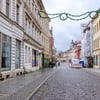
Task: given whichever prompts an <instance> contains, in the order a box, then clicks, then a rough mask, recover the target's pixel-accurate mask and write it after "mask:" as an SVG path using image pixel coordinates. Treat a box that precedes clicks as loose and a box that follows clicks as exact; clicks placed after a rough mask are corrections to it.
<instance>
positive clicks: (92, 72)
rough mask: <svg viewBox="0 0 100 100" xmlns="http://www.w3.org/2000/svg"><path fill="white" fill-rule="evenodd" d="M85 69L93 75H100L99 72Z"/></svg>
mask: <svg viewBox="0 0 100 100" xmlns="http://www.w3.org/2000/svg"><path fill="white" fill-rule="evenodd" d="M83 71H85V72H87V73H90V74H92V75H95V76H98V77H100V73H98V72H94V71H91V70H87V69H83Z"/></svg>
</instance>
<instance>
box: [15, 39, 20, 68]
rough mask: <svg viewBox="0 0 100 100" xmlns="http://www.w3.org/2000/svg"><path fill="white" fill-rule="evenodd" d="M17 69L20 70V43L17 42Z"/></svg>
mask: <svg viewBox="0 0 100 100" xmlns="http://www.w3.org/2000/svg"><path fill="white" fill-rule="evenodd" d="M15 68H20V41H18V40H16V59H15Z"/></svg>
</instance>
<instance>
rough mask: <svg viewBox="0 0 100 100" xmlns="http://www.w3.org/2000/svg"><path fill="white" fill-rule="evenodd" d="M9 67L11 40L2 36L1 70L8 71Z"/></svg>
mask: <svg viewBox="0 0 100 100" xmlns="http://www.w3.org/2000/svg"><path fill="white" fill-rule="evenodd" d="M10 67H11V38H10V37H8V36H6V35H4V34H3V35H2V63H1V69H2V70H9V69H10Z"/></svg>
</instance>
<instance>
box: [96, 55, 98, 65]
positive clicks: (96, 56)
mask: <svg viewBox="0 0 100 100" xmlns="http://www.w3.org/2000/svg"><path fill="white" fill-rule="evenodd" d="M96 65H98V56H97V55H96Z"/></svg>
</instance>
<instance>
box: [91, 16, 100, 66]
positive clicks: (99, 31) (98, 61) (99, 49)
mask: <svg viewBox="0 0 100 100" xmlns="http://www.w3.org/2000/svg"><path fill="white" fill-rule="evenodd" d="M92 24H93V55H94V68H100V14H99V15H98V18H96V19H94V20H93V21H92Z"/></svg>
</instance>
